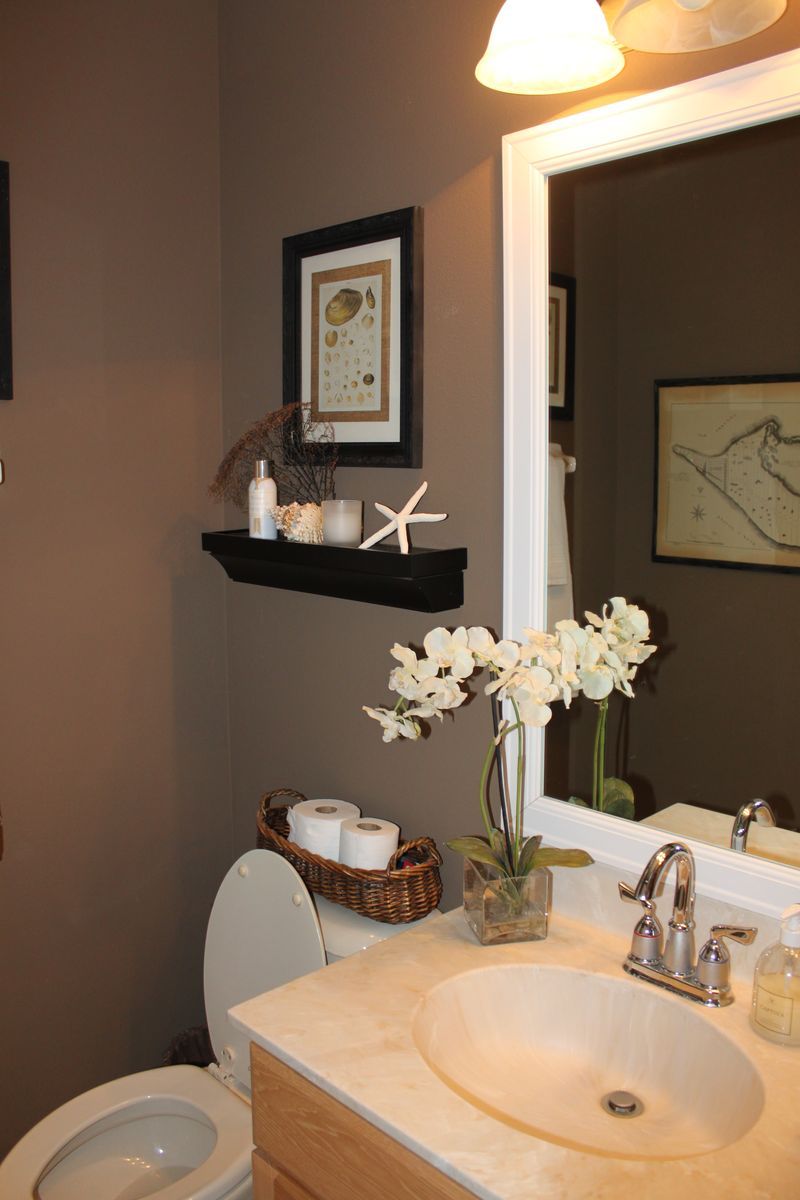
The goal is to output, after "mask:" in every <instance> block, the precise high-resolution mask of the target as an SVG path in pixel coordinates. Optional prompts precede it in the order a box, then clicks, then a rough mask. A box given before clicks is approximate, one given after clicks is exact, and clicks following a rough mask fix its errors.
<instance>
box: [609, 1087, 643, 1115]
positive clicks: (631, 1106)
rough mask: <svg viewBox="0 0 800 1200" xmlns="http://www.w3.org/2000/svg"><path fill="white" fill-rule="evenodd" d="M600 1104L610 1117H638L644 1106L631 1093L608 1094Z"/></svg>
mask: <svg viewBox="0 0 800 1200" xmlns="http://www.w3.org/2000/svg"><path fill="white" fill-rule="evenodd" d="M600 1103H601V1104H602V1106H603V1108H604V1109H605V1110H606V1112H607V1113H610V1114H611V1116H612V1117H638V1116H640V1115H641V1114H642V1113H643V1112H644V1105H643V1104H642V1102H641V1100H640V1099H639V1097H638V1096H634V1094H633V1092H623V1091H618V1092H609V1093H608V1095H606V1096H603V1099H602V1100H601V1101H600Z"/></svg>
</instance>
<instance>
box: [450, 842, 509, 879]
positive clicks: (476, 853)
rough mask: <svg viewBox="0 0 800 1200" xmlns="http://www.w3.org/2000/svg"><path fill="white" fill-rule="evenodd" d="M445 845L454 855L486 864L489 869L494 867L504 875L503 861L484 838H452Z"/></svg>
mask: <svg viewBox="0 0 800 1200" xmlns="http://www.w3.org/2000/svg"><path fill="white" fill-rule="evenodd" d="M446 845H447V848H448V849H449V850H454V851H455V852H456V854H463V856H464V858H474V859H475V861H476V862H482V863H488V865H489V866H490V867H496V868H497V870H498V871H500V872H501V873H503V874H506V868H505V866H504V865H503V860H502V859H500V858H498V857H497V855H496V854H495V852H494V850H492V848H491V846H490V845H489V844H488V842H487V841H486V839H485V838H480V837H460V838H453V840H452V841H451V842H447V843H446Z"/></svg>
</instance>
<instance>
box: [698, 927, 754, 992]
mask: <svg viewBox="0 0 800 1200" xmlns="http://www.w3.org/2000/svg"><path fill="white" fill-rule="evenodd" d="M757 933H758V930H757V929H756V928H755V927H754V926H752V925H712V926H711V937H710V938H709V939H708V941H707V942H706V944H705V946H703V949H702V950H701V951H700V954H699V956H698V959H697V979H698V982H699V983H702V984H703V986H704V987H717V988H719V989H720V991H724V990H727V989H728V987H729V986H730V985H729V981H730V970H731V965H730V964H731V956H730V954H729V953H728V948H727V946H725V945H724V944H723V942H722V939H723V938H729V939H730V941H732V942H738V943H739V945H740V946H749V945H750V944H751V942H753V940H754V939H755V936H756V934H757Z"/></svg>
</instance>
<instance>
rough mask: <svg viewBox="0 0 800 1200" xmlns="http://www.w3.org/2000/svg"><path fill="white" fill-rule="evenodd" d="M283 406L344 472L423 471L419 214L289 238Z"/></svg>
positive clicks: (402, 212) (416, 210) (395, 214)
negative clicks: (302, 412)
mask: <svg viewBox="0 0 800 1200" xmlns="http://www.w3.org/2000/svg"><path fill="white" fill-rule="evenodd" d="M283 322H284V324H283V402H284V404H293V403H295V402H296V401H298V400H300V401H301V402H302V404H303V406H304V407H305V409H306V411H307V412H308V413H309V414H310V417H311V422H310V423H308V428H309V429H310V430H311V433H310V434H307V433H305V426H304V436H313V430H314V423H315V422H318V423H319V424H320V425H321V424H323V423H324V424H327V425H328V426H329V427H332V428H333V430H334V434H335V438H336V444H337V447H338V461H339V464H340V465H341V466H376V467H379V466H386V467H389V466H396V467H419V466H421V465H422V210H421V209H419V208H405V209H399V210H397V211H396V212H389V213H381V214H379V215H378V216H374V217H364V218H361V219H359V220H356V221H348V222H345V223H344V224H341V225H332V226H329V227H327V228H325V229H315V230H311V231H309V232H308V233H301V234H297V235H295V236H293V237H288V238H284V241H283Z"/></svg>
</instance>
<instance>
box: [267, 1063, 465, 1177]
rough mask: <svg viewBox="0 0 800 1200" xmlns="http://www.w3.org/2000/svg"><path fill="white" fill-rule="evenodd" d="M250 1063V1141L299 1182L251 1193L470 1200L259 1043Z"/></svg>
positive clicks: (278, 1169)
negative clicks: (286, 1189) (292, 1189)
mask: <svg viewBox="0 0 800 1200" xmlns="http://www.w3.org/2000/svg"><path fill="white" fill-rule="evenodd" d="M252 1064H253V1075H252V1077H253V1140H254V1141H255V1144H256V1146H257V1147H258V1148H259V1149H260V1150H261V1151H262V1152H263V1154H264V1159H265V1161H266V1162H267V1163H268V1164H269V1165H270V1167H271V1168H272V1170H273V1171H274V1172H275V1173H276V1175H277V1177H278V1178H279V1179H280V1180H282V1181H283V1182H288V1181H289V1180H291V1185H292V1187H295V1188H296V1187H297V1184H295V1182H294V1181H295V1180H296V1179H297V1180H299V1181H300V1183H301V1185H302V1187H301V1190H300V1191H299V1192H277V1191H275V1192H269V1191H267V1192H265V1193H264V1196H263V1197H262V1196H261V1195H260V1194H259V1193H256V1198H257V1200H273V1197H274V1198H275V1200H278V1197H280V1198H281V1200H283V1198H284V1197H285V1200H315V1198H317V1200H386V1198H387V1195H388V1196H391V1198H392V1200H474V1193H472V1192H468V1191H467V1190H466V1189H465V1188H463V1187H461V1186H460V1184H458V1183H456V1182H455V1181H454V1180H452V1179H448V1178H447V1176H445V1175H443V1174H442V1172H441V1171H438V1170H437V1169H436V1168H435V1167H433V1166H431V1164H430V1163H428V1162H425V1161H423V1159H421V1158H420V1157H419V1156H418V1155H416V1154H413V1153H412V1152H411V1151H410V1150H407V1149H406V1148H405V1146H401V1145H400V1143H399V1142H396V1141H395V1140H394V1138H391V1137H389V1136H388V1135H387V1134H385V1133H384V1132H383V1131H382V1130H380V1129H378V1128H377V1127H376V1126H375V1125H372V1124H371V1123H370V1122H369V1121H366V1120H365V1119H364V1118H363V1117H362V1116H359V1114H358V1113H354V1112H353V1111H352V1110H351V1109H349V1108H347V1107H346V1106H345V1105H344V1104H341V1103H340V1102H339V1101H338V1100H334V1099H333V1097H332V1096H328V1095H327V1094H326V1093H325V1092H323V1091H321V1089H320V1088H318V1087H315V1086H314V1084H312V1083H310V1082H309V1081H308V1080H307V1079H304V1078H303V1077H302V1076H301V1075H298V1074H297V1072H296V1071H293V1070H292V1069H291V1068H290V1067H287V1066H286V1065H285V1063H282V1062H279V1061H278V1060H277V1059H276V1058H274V1057H273V1056H272V1055H271V1054H268V1053H267V1052H266V1050H263V1049H262V1048H261V1047H260V1046H253V1047H252ZM303 1188H307V1189H308V1192H307V1193H304V1192H303V1190H302V1189H303Z"/></svg>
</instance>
